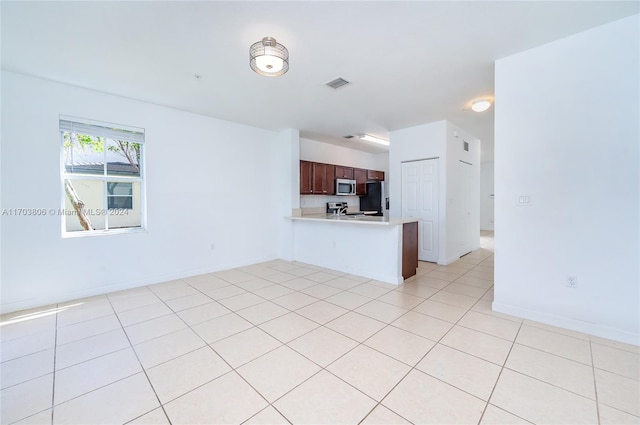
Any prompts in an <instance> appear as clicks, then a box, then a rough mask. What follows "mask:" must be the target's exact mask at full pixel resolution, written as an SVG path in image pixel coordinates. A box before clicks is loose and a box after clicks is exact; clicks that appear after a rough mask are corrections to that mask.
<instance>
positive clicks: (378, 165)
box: [300, 138, 389, 174]
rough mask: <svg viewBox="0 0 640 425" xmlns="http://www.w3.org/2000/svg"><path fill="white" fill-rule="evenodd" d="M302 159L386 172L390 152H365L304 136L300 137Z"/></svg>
mask: <svg viewBox="0 0 640 425" xmlns="http://www.w3.org/2000/svg"><path fill="white" fill-rule="evenodd" d="M300 159H301V160H304V161H314V162H323V163H326V164H335V165H344V166H347V167H355V168H364V169H367V170H378V171H384V172H385V174H386V172H387V171H388V170H389V154H388V153H371V152H364V151H361V150H357V149H351V148H347V147H344V146H338V145H332V144H330V143H322V142H318V141H316V140H311V139H304V138H301V139H300Z"/></svg>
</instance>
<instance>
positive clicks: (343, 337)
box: [0, 234, 640, 424]
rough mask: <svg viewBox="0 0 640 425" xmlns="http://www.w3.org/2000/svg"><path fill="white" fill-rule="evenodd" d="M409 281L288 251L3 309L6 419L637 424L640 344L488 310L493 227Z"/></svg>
mask: <svg viewBox="0 0 640 425" xmlns="http://www.w3.org/2000/svg"><path fill="white" fill-rule="evenodd" d="M482 239H483V247H484V248H482V249H479V250H477V251H474V252H473V253H471V254H469V255H467V256H465V257H463V258H461V259H460V260H459V261H456V262H455V263H454V264H451V265H449V266H446V267H440V266H437V265H435V264H430V263H420V267H419V270H418V274H417V276H415V277H413V278H411V279H409V280H408V281H407V282H405V284H403V285H401V286H399V287H397V286H393V285H388V284H384V283H381V282H376V281H372V280H369V279H366V278H362V277H358V276H351V275H345V274H343V273H340V272H336V271H333V270H327V269H321V268H319V267H314V266H310V265H306V264H300V263H296V262H293V263H290V262H286V261H279V260H278V261H271V262H268V263H263V264H256V265H251V266H248V267H241V268H238V269H233V270H225V271H221V272H217V273H212V274H206V275H202V276H195V277H191V278H188V279H181V280H176V281H172V282H166V283H161V284H158V285H152V286H148V287H144V288H137V289H132V290H128V291H122V292H117V293H112V294H107V295H103V296H97V297H92V298H88V299H82V300H76V301H72V302H68V303H62V304H58V305H53V306H49V307H44V308H40V309H34V310H31V311H23V312H19V313H14V314H9V315H5V316H3V317H2V327H1V328H0V330H1V338H2V364H1V366H2V367H1V372H2V374H1V381H0V382H1V386H2V387H1V391H0V395H1V399H0V403H1V405H0V406H1V417H0V419H1V422H2V424H11V423H21V424H51V423H53V424H97V423H109V424H120V423H131V424H169V423H171V424H196V423H200V424H218V423H229V424H240V423H246V424H267V423H268V424H277V423H308V424H334V423H354V424H355V423H363V424H402V423H415V424H426V423H438V424H445V423H453V424H520V423H539V424H578V423H580V424H582V423H589V424H591V423H592V424H596V423H600V424H626V423H629V424H640V402H639V399H640V393H639V388H640V381H639V380H640V349H639V348H638V347H636V346H630V345H625V344H621V343H617V342H613V341H608V340H605V339H602V338H596V337H592V336H589V335H585V334H580V333H577V332H572V331H568V330H564V329H560V328H554V327H551V326H548V325H544V324H540V323H535V322H530V321H526V320H525V321H523V320H521V319H518V318H516V317H512V316H507V315H504V314H499V313H494V312H492V311H491V300H492V291H493V282H492V280H493V252H492V250H493V239H492V235H491V234H485V235H484V236H483V238H482Z"/></svg>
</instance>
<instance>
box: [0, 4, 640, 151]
mask: <svg viewBox="0 0 640 425" xmlns="http://www.w3.org/2000/svg"><path fill="white" fill-rule="evenodd" d="M0 7H1V8H2V10H1V12H2V16H1V19H2V68H3V69H5V70H9V71H15V72H20V73H25V74H29V75H34V76H38V77H42V78H46V79H50V80H55V81H61V82H64V83H68V84H72V85H76V86H81V87H86V88H91V89H95V90H99V91H103V92H108V93H113V94H117V95H121V96H125V97H128V98H134V99H140V100H143V101H147V102H152V103H155V104H160V105H165V106H169V107H173V108H178V109H181V110H185V111H191V112H195V113H198V114H204V115H208V116H212V117H216V118H220V119H224V120H229V121H234V122H238V123H242V124H246V125H251V126H256V127H261V128H267V129H271V130H274V131H278V130H282V129H285V128H297V129H300V131H301V134H302V136H303V137H308V138H314V139H316V140H320V141H325V142H328V143H334V144H340V145H343V146H349V147H354V148H356V149H362V150H367V151H370V152H379V151H386V149H387V148H386V147H384V146H380V145H373V144H371V143H367V142H363V141H361V140H359V139H358V138H352V139H344V138H343V136H344V135H348V134H363V133H368V134H373V135H376V136H380V137H383V138H388V134H389V132H390V131H393V130H397V129H401V128H406V127H410V126H414V125H419V124H424V123H428V122H433V121H437V120H442V119H447V120H449V121H451V122H453V123H455V124H456V125H459V126H460V127H462V128H464V129H466V130H467V131H469V132H470V133H472V134H474V135H475V136H476V137H478V138H480V139H481V140H482V157H483V160H484V161H486V160H491V159H492V158H493V138H494V133H493V119H494V110H495V106H496V105H497V107H499V102H500V100H499V99H496V100H495V101H496V105H492V106H491V107H490V108H489V109H488V110H487V111H485V112H481V113H475V112H471V111H469V112H465V111H464V110H465V109H466V110H469V109H470V107H471V101H472V100H474V99H480V98H490V99H493V92H494V66H493V63H494V61H495V60H496V59H500V58H503V57H505V56H509V55H512V54H514V53H517V52H521V51H523V50H527V49H530V48H532V47H536V46H539V45H541V44H544V43H547V42H550V41H553V40H556V39H559V38H562V37H565V36H568V35H571V34H574V33H576V32H580V31H583V30H586V29H589V28H592V27H594V26H597V25H601V24H604V23H607V22H611V21H613V20H617V19H620V18H623V17H625V16H629V15H632V14H635V13H638V11H639V9H638V2H616V1H594V2H553V1H551V2H549V1H540V2H536V1H533V2H483V1H472V2H464V1H463V2H438V1H429V2H403V1H390V2H384V1H383V2H306V1H305V2H243V1H233V2H231V1H229V2H222V1H220V2H218V1H215V2H214V1H211V2H191V1H177V2H106V1H105V2H56V1H47V2H17V1H16V2H12V1H8V2H7V1H3V2H2V3H1V6H0ZM267 36H269V37H273V38H275V39H277V40H278V42H279V43H283V44H284V45H286V47H287V49H288V50H289V67H290V68H289V71H288V72H287V73H286V74H285V75H282V76H280V77H269V78H265V77H262V76H259V75H257V74H256V73H254V72H253V71H252V70H251V68H250V67H249V46H250V45H251V44H252V43H255V42H256V40H261V39H262V38H263V37H267ZM550 65H552V64H541V66H550ZM194 75H198V76H200V78H197V77H196V78H194ZM338 76H339V77H341V78H343V79H345V80H346V81H349V82H350V84H349V85H347V86H345V87H342V88H339V89H337V90H333V89H328V88H327V87H326V86H325V83H326V82H329V81H332V80H334V79H335V78H336V77H338ZM392 143H393V141H392Z"/></svg>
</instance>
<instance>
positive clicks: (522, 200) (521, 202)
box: [516, 195, 531, 207]
mask: <svg viewBox="0 0 640 425" xmlns="http://www.w3.org/2000/svg"><path fill="white" fill-rule="evenodd" d="M516 205H517V206H519V207H529V206H531V196H530V195H518V200H517V202H516Z"/></svg>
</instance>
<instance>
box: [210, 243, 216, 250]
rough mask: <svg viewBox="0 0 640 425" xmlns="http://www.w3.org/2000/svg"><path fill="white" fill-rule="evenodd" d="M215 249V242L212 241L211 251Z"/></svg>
mask: <svg viewBox="0 0 640 425" xmlns="http://www.w3.org/2000/svg"><path fill="white" fill-rule="evenodd" d="M215 249H216V244H214V243H212V244H211V251H215Z"/></svg>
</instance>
